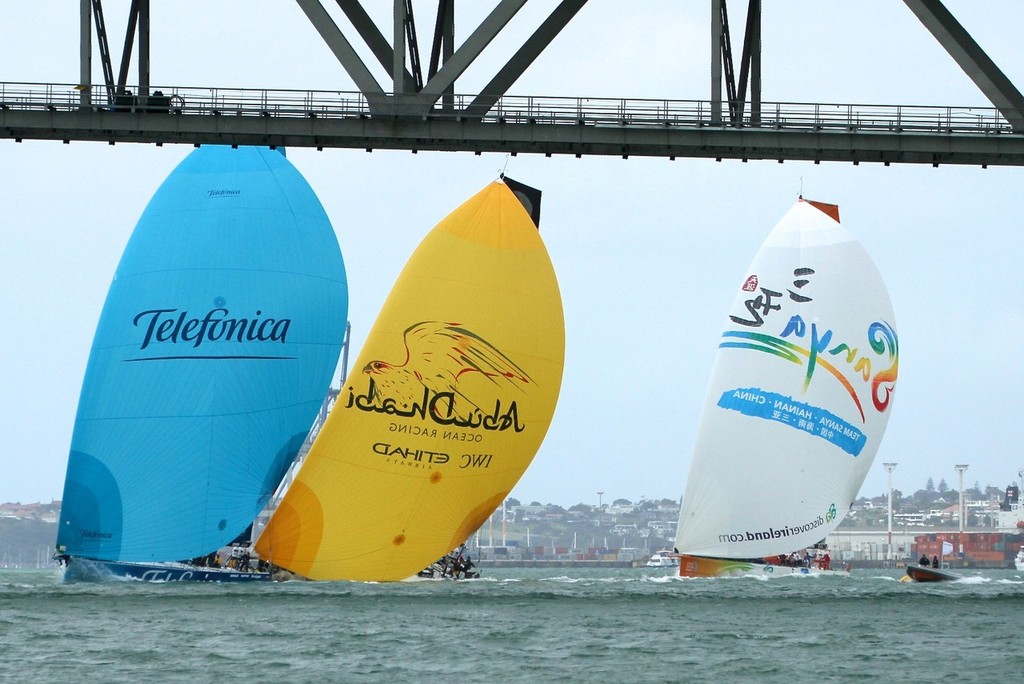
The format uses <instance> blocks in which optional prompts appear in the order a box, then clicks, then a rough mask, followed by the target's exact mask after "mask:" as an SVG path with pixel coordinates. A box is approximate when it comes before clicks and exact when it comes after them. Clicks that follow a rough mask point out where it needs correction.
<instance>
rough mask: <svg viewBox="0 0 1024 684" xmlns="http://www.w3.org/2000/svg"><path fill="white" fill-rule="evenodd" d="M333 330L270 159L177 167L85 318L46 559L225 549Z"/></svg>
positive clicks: (284, 179)
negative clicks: (99, 308)
mask: <svg viewBox="0 0 1024 684" xmlns="http://www.w3.org/2000/svg"><path fill="white" fill-rule="evenodd" d="M347 313H348V289H347V283H346V278H345V267H344V263H343V262H342V257H341V252H340V250H339V248H338V242H337V239H336V237H335V234H334V230H333V228H332V227H331V224H330V221H329V220H328V218H327V215H326V214H325V213H324V210H323V208H322V207H321V205H320V202H319V201H318V200H317V198H316V195H315V194H314V193H313V191H312V189H311V188H310V187H309V185H308V184H307V183H306V181H305V180H304V179H303V178H302V176H301V175H300V174H299V172H298V171H297V170H296V169H295V167H294V166H292V164H291V163H290V162H289V161H288V160H287V159H285V157H284V154H283V153H282V152H277V151H272V150H269V149H258V148H254V147H242V148H238V149H231V148H229V147H221V146H204V147H201V148H199V149H197V150H195V151H193V152H192V153H191V154H190V155H189V156H188V157H187V158H186V159H184V160H183V161H182V162H181V164H180V165H179V166H178V167H177V168H176V169H175V170H174V171H173V172H172V173H171V174H170V176H168V178H167V179H166V180H165V181H164V183H163V184H162V185H161V186H160V188H159V189H158V190H157V192H156V194H155V195H154V196H153V198H152V200H151V201H150V202H149V204H148V206H147V207H146V210H145V212H144V213H143V215H142V217H141V218H140V219H139V222H138V224H137V226H136V227H135V230H134V232H133V233H132V236H131V238H130V240H129V242H128V245H127V247H126V248H125V251H124V254H123V256H122V258H121V262H120V264H119V265H118V268H117V272H116V274H115V276H114V280H113V283H112V284H111V287H110V291H109V293H108V295H107V299H106V303H105V304H104V307H103V312H102V314H101V316H100V320H99V324H98V327H97V330H96V335H95V338H94V341H93V346H92V350H91V353H90V356H89V363H88V366H87V369H86V374H85V379H84V382H83V386H82V392H81V396H80V399H79V406H78V413H77V416H76V419H75V428H74V433H73V437H72V443H71V454H70V458H69V461H68V469H67V477H66V481H65V485H64V496H63V504H62V508H61V516H60V529H59V532H58V537H57V543H58V546H59V547H62V551H63V552H64V553H66V554H68V555H71V556H84V557H88V558H94V559H100V560H120V561H168V560H180V559H188V558H193V557H196V556H199V555H203V554H207V553H210V552H211V551H214V550H216V549H218V548H219V547H221V546H223V545H225V544H227V543H228V542H230V541H231V540H233V539H235V538H236V537H237V536H238V535H239V534H240V533H242V532H243V531H244V530H245V529H246V528H247V527H248V526H249V525H250V524H251V523H252V522H253V519H254V518H255V517H256V515H257V513H259V511H260V509H261V508H262V507H263V506H264V504H265V503H266V502H267V499H268V498H269V497H270V495H271V493H272V492H273V491H274V488H275V487H276V486H277V484H278V482H279V480H280V479H281V477H282V475H283V474H284V472H285V470H286V468H287V467H288V465H289V464H290V463H291V461H292V459H293V458H294V457H295V455H296V453H297V451H298V449H299V447H300V446H301V445H302V442H303V439H304V438H305V435H306V433H307V431H308V430H309V428H310V425H311V424H312V422H313V419H314V417H315V416H316V414H317V411H318V410H319V408H320V404H321V402H322V401H323V398H324V396H325V394H326V392H327V389H328V385H329V383H330V380H331V377H332V375H333V373H334V370H335V367H336V365H337V361H338V353H339V350H340V347H341V342H342V336H343V334H344V331H345V323H346V319H347Z"/></svg>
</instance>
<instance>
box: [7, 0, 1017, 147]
mask: <svg viewBox="0 0 1024 684" xmlns="http://www.w3.org/2000/svg"><path fill="white" fill-rule="evenodd" d="M324 1H326V2H330V0H296V4H297V5H298V7H299V8H300V9H301V10H302V11H303V12H304V13H305V14H306V16H307V18H308V19H309V21H310V22H311V23H312V24H313V26H314V27H315V28H316V29H317V31H318V32H319V33H320V35H321V37H322V38H323V39H324V41H325V42H326V43H327V45H328V46H329V47H330V49H331V51H332V52H333V54H334V55H335V56H336V58H337V59H338V61H339V62H340V64H341V65H342V66H343V67H344V68H345V70H346V71H347V72H348V74H349V76H350V77H351V79H352V81H353V82H354V83H355V85H356V87H357V88H358V90H354V91H325V90H267V89H224V88H210V87H182V86H174V85H154V84H151V83H150V77H149V65H150V55H149V0H132V4H131V9H130V12H129V17H128V22H127V31H126V37H125V42H124V45H123V48H122V58H121V63H120V69H119V72H118V76H117V78H116V79H115V77H114V70H113V66H114V64H113V61H112V59H111V57H110V48H109V41H108V36H107V34H106V29H105V26H106V24H105V21H104V17H103V10H102V6H101V0H80V14H81V22H80V25H81V31H80V42H81V51H80V57H81V64H80V82H79V83H73V84H43V83H0V138H9V139H10V138H13V139H15V140H17V141H19V142H20V141H22V140H32V139H37V140H63V141H65V142H70V141H71V140H90V141H107V142H109V143H110V144H115V143H118V142H136V143H155V144H157V145H162V144H165V143H167V144H172V143H177V144H181V143H188V144H195V145H200V144H214V143H215V144H231V145H268V146H272V147H274V146H289V147H315V148H317V149H323V148H357V149H366V150H373V149H402V150H411V151H413V152H416V151H419V150H446V151H470V152H475V153H477V154H480V153H483V152H506V153H511V154H518V153H535V154H545V155H556V154H557V155H575V156H577V157H579V156H583V155H616V156H618V155H621V156H623V157H629V156H652V157H669V158H675V157H703V158H716V159H723V158H730V159H742V160H748V159H775V160H778V161H780V162H781V161H784V160H813V161H815V162H818V161H845V162H853V163H855V164H857V163H860V162H876V163H884V164H890V163H926V164H933V165H939V164H973V165H982V166H986V165H989V164H992V165H1013V166H1021V165H1024V96H1022V95H1021V94H1020V92H1019V91H1018V90H1017V89H1016V88H1015V87H1014V85H1013V84H1012V83H1011V82H1010V81H1009V80H1008V79H1007V78H1006V77H1005V76H1004V75H1003V73H1002V72H1001V71H1000V70H999V68H998V67H997V66H996V65H995V64H994V63H993V62H992V61H991V60H990V59H989V58H988V57H987V56H986V54H985V53H984V51H983V50H982V49H981V47H980V46H978V45H977V43H975V42H974V40H973V39H972V38H971V36H970V35H968V34H967V32H966V31H965V30H964V29H963V27H962V26H961V25H960V24H959V23H958V22H957V20H956V19H955V18H954V17H953V16H952V15H951V14H950V13H949V12H948V11H947V10H946V9H945V7H944V6H943V5H942V3H941V1H940V0H903V2H904V4H905V5H906V6H907V7H908V9H909V10H910V11H912V12H913V13H914V14H915V15H916V16H917V17H918V18H919V19H920V21H921V23H922V24H923V25H924V27H925V28H927V30H929V31H930V32H931V33H932V35H933V36H934V37H935V38H936V39H937V40H938V41H939V43H940V44H941V45H942V46H943V47H945V48H946V50H947V51H948V52H949V54H950V55H951V56H952V57H953V58H954V59H955V60H956V61H957V63H958V64H959V65H960V67H961V68H962V69H963V70H964V72H965V73H966V74H967V75H968V76H969V77H970V78H971V79H972V80H973V81H974V83H975V84H976V85H977V87H978V88H979V89H980V90H981V92H982V93H983V94H985V96H986V97H987V98H988V99H989V101H990V102H991V103H992V107H977V108H962V107H960V108H954V107H941V106H937V107H922V106H914V107H908V106H868V105H855V104H822V103H797V102H765V101H762V99H761V92H760V73H761V65H760V61H761V60H760V15H761V0H748V6H747V8H746V9H747V11H746V22H745V26H744V39H743V49H742V52H741V53H740V54H739V55H738V56H735V55H734V53H733V49H732V41H731V32H730V29H729V22H728V8H727V0H710V2H711V6H712V13H711V14H712V22H711V38H712V40H711V44H712V51H711V52H712V54H711V60H710V64H711V75H712V92H711V94H710V97H709V98H708V99H706V100H667V99H664V100H657V99H626V98H617V99H615V98H585V97H524V96H514V95H509V94H507V92H506V91H507V90H508V88H509V87H510V86H511V85H512V84H513V83H514V82H515V80H516V79H517V78H518V77H519V76H520V75H521V74H522V73H523V72H524V71H525V70H526V69H527V68H528V67H529V65H530V64H531V63H532V62H533V61H534V60H535V59H536V57H537V56H538V55H539V54H540V53H541V51H542V50H543V49H544V48H545V47H546V46H547V45H548V44H549V43H550V42H551V40H553V39H554V37H555V36H556V35H557V34H558V33H559V31H560V30H561V29H562V28H564V26H565V25H567V24H568V22H569V21H570V20H571V19H572V18H573V17H574V16H575V15H576V14H577V12H579V11H580V10H581V9H583V7H584V6H585V5H586V3H587V0H559V2H558V4H557V6H556V7H555V9H554V10H553V11H552V12H551V14H550V15H549V16H548V17H547V19H545V20H544V21H543V22H542V23H541V25H540V26H539V27H538V28H537V29H536V30H535V32H534V33H533V34H532V35H531V36H530V37H529V38H528V39H527V40H526V41H525V42H524V43H523V45H522V47H521V48H520V49H519V50H518V51H517V52H516V53H515V55H514V56H513V57H512V58H511V59H510V60H509V61H508V62H507V63H506V64H505V65H504V66H502V67H501V68H500V69H499V70H498V72H497V73H496V74H495V75H494V77H493V78H492V79H491V81H490V82H489V83H488V84H487V85H486V86H485V87H484V88H483V89H482V90H481V92H480V93H476V94H457V93H456V91H455V84H456V80H457V78H458V76H460V75H461V74H462V73H463V72H464V71H465V69H466V68H467V67H468V66H469V65H470V64H472V63H473V61H474V60H475V59H476V58H477V57H478V56H479V54H480V53H481V51H482V50H483V49H484V48H485V47H486V46H487V45H488V44H489V43H490V42H491V40H492V39H493V38H494V37H495V36H496V35H497V34H498V33H499V32H500V31H501V30H502V29H503V28H504V27H505V25H506V24H507V23H508V21H509V20H511V19H512V17H513V16H514V15H515V14H516V13H517V12H518V11H519V10H520V9H521V8H522V7H523V6H524V5H525V4H526V2H527V0H497V1H496V2H495V3H494V4H495V6H494V8H493V9H492V10H491V11H490V13H489V14H488V15H487V17H486V18H485V19H484V20H483V22H482V23H481V24H480V25H479V26H478V27H476V28H475V29H474V30H473V31H472V32H471V33H470V35H469V36H468V37H467V38H466V40H465V41H464V42H463V43H462V44H461V45H460V46H459V47H458V48H456V47H455V44H454V29H455V22H454V11H455V1H454V0H438V4H437V14H436V21H435V23H434V33H433V39H432V43H431V51H430V61H429V68H428V70H427V74H426V78H424V75H423V73H422V67H421V63H420V59H419V47H418V45H419V42H418V34H417V31H416V26H415V21H414V19H413V11H412V0H394V2H393V15H394V22H393V27H392V28H393V31H392V41H390V42H389V41H388V40H387V39H386V38H385V37H384V34H382V33H381V31H380V30H379V29H378V27H377V26H376V24H374V22H373V21H372V20H371V19H370V17H369V15H368V14H367V13H366V11H365V10H364V9H363V7H362V5H361V3H360V0H335V2H336V3H337V10H335V14H336V13H337V12H338V11H340V12H341V13H342V14H343V15H344V16H345V18H346V19H347V20H348V21H349V23H350V24H351V29H349V31H350V33H351V32H352V31H354V32H355V34H356V35H358V37H359V38H361V39H362V40H363V42H364V43H365V46H366V47H367V48H368V49H369V51H370V52H371V53H372V54H373V55H374V57H375V58H376V59H377V60H378V61H379V62H380V64H381V65H383V66H384V67H385V68H386V69H388V71H389V73H390V75H391V77H392V83H391V84H390V88H389V89H388V90H385V88H384V87H383V86H381V85H380V84H379V83H378V81H377V80H376V79H375V78H374V77H373V75H372V74H371V72H370V70H369V69H368V68H367V66H366V64H365V63H364V62H363V61H362V59H361V58H360V57H359V56H358V54H357V53H356V51H355V50H354V49H353V48H352V43H351V41H350V40H349V38H348V37H347V36H346V35H345V34H344V33H343V31H342V30H341V29H340V28H339V27H338V24H337V23H336V21H335V19H334V18H333V17H332V15H331V14H330V13H329V12H328V11H327V9H326V8H325V6H324V5H323V4H322V3H323V2H324ZM894 1H895V0H894ZM94 28H95V34H96V41H95V42H96V43H97V45H98V47H99V58H100V61H101V65H102V67H103V73H104V83H102V84H95V85H94V84H93V83H92V80H91V79H92V59H93V47H94V40H93V33H94V31H93V29H94ZM136 36H138V45H137V46H136V45H135V38H136ZM133 52H134V53H136V55H137V62H138V81H137V82H136V83H135V84H132V85H129V84H128V81H127V78H128V73H129V70H130V62H131V57H132V55H133ZM737 65H738V67H739V73H738V74H737V72H736V67H737ZM737 76H738V77H737ZM723 89H724V91H725V96H724V97H723V95H722V91H723ZM748 91H749V93H748Z"/></svg>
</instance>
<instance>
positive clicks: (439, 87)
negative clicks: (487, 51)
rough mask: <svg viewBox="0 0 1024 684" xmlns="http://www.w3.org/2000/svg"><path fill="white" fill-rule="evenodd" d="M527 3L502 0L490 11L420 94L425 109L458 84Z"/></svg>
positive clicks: (515, 0) (517, 0) (524, 0)
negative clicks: (460, 77) (458, 80)
mask: <svg viewBox="0 0 1024 684" xmlns="http://www.w3.org/2000/svg"><path fill="white" fill-rule="evenodd" d="M525 4H526V0H501V2H500V3H499V4H498V6H497V7H495V8H494V9H493V10H491V12H490V14H488V15H487V17H486V18H485V19H484V20H483V22H481V24H480V26H478V27H477V28H476V30H475V31H473V33H471V34H470V36H469V38H467V39H466V42H465V43H463V44H462V45H460V46H459V49H458V50H456V51H455V53H454V54H452V56H451V58H450V59H449V60H447V61H446V62H445V63H444V66H442V67H441V69H440V70H439V71H438V72H437V73H436V74H435V75H434V77H433V78H432V79H430V80H429V81H427V84H426V85H425V86H424V87H423V90H422V92H421V93H420V97H421V100H422V103H423V104H424V105H425V107H424V110H429V109H430V107H432V106H433V105H434V103H435V102H437V99H438V98H439V97H441V93H443V92H445V91H446V90H448V89H449V88H451V87H452V86H453V85H454V84H455V79H457V78H458V77H459V76H461V75H462V73H463V72H464V71H465V70H466V69H467V68H469V65H470V64H472V63H473V60H474V59H476V58H477V57H478V56H479V55H480V53H481V52H483V50H484V48H485V47H487V46H488V45H489V44H490V42H491V41H492V40H494V37H495V36H497V35H498V33H499V32H500V31H501V29H503V28H504V27H505V25H506V24H508V22H509V21H511V20H512V17H514V16H515V15H516V13H518V12H519V10H521V9H522V8H523V5H525Z"/></svg>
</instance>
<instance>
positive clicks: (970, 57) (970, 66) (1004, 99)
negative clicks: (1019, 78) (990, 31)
mask: <svg viewBox="0 0 1024 684" xmlns="http://www.w3.org/2000/svg"><path fill="white" fill-rule="evenodd" d="M903 2H904V3H905V4H906V5H907V7H909V8H910V10H911V11H912V12H913V13H914V14H915V15H917V18H918V19H919V20H920V21H921V23H922V24H924V26H925V28H927V29H928V30H929V31H930V32H931V34H932V36H934V37H935V39H936V40H937V41H939V44H940V45H942V47H943V48H945V49H946V52H948V53H949V55H950V57H952V58H953V59H954V60H955V61H956V63H957V64H958V65H959V66H960V68H961V69H963V70H964V73H966V74H967V75H968V76H969V77H970V79H971V80H972V81H973V82H974V84H975V85H976V86H978V89H980V90H981V92H982V93H984V95H985V97H987V98H988V99H989V101H990V102H991V103H992V105H993V106H994V107H995V108H996V109H998V110H999V111H1000V112H1001V113H1002V115H1003V116H1004V117H1006V120H1007V121H1009V122H1010V125H1011V126H1013V129H1014V130H1015V131H1021V132H1024V96H1022V95H1021V93H1020V91H1019V90H1017V88H1016V87H1015V86H1014V85H1013V83H1011V82H1010V79H1008V78H1007V77H1006V75H1005V74H1004V73H1003V72H1002V71H1001V70H1000V69H999V67H997V66H996V64H995V62H993V61H992V60H991V59H990V58H989V56H988V55H987V54H985V51H984V50H982V49H981V46H980V45H978V43H977V42H975V40H974V39H973V38H971V36H970V34H969V33H967V31H966V30H965V29H964V27H963V26H962V25H961V24H960V22H959V21H957V20H956V18H955V17H954V16H953V15H952V14H951V13H950V12H949V10H947V9H946V7H945V6H944V5H943V4H942V2H940V0H903Z"/></svg>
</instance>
